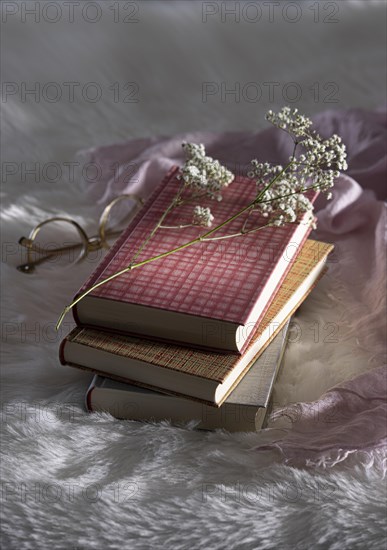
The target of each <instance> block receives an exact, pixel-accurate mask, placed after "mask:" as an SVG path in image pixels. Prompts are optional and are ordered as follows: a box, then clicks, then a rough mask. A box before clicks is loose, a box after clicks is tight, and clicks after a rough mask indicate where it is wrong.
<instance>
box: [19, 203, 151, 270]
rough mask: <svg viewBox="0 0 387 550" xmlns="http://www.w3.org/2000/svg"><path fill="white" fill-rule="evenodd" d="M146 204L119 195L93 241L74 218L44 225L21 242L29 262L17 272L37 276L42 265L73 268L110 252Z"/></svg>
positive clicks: (61, 218)
mask: <svg viewBox="0 0 387 550" xmlns="http://www.w3.org/2000/svg"><path fill="white" fill-rule="evenodd" d="M124 204H125V205H124ZM143 204H144V200H143V199H142V198H141V197H138V196H137V195H132V194H125V195H119V196H118V197H116V198H115V199H114V200H112V201H111V202H110V203H109V204H108V205H107V206H106V207H105V209H104V210H103V212H102V214H101V217H100V219H99V224H98V234H97V235H93V236H92V237H88V236H87V233H86V232H85V231H84V229H83V228H82V227H81V226H80V225H79V223H77V222H76V221H75V220H73V219H71V218H64V217H61V216H57V217H53V218H49V219H48V220H45V221H43V222H40V223H39V224H38V225H37V226H36V227H34V229H32V231H31V232H30V234H29V236H28V237H21V239H19V244H20V245H21V246H23V247H24V248H25V249H26V252H27V261H26V262H25V263H23V264H22V265H19V266H17V269H18V270H19V271H21V272H22V273H34V272H35V268H36V267H37V266H38V265H42V264H46V265H48V264H55V265H56V266H57V265H58V264H61V265H63V264H67V265H68V264H70V265H72V264H74V263H77V262H79V261H81V260H82V259H84V258H85V257H86V256H87V255H88V254H90V252H94V251H97V250H101V249H108V248H110V246H111V245H112V244H113V242H114V241H115V240H116V238H117V237H118V236H119V234H120V233H121V232H122V230H123V229H124V227H125V225H127V223H128V222H129V220H130V219H131V218H132V217H133V215H134V214H135V212H136V211H137V210H138V209H139V208H141V206H142V205H143ZM59 243H60V244H59Z"/></svg>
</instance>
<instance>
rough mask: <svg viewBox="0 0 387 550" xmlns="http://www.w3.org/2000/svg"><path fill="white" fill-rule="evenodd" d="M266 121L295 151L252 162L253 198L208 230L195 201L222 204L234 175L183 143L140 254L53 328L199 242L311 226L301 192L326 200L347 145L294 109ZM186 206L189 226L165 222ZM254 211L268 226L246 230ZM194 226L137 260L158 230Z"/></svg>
mask: <svg viewBox="0 0 387 550" xmlns="http://www.w3.org/2000/svg"><path fill="white" fill-rule="evenodd" d="M266 119H267V120H268V121H269V122H270V123H271V124H273V125H274V126H276V127H277V128H279V129H281V130H283V131H285V132H287V133H288V134H289V135H290V136H291V138H292V139H293V142H294V149H293V153H292V155H291V157H290V158H289V161H288V163H287V164H286V165H285V166H282V165H279V164H277V165H275V164H270V163H268V162H258V160H256V159H254V160H252V161H251V166H252V168H251V171H250V172H249V173H248V174H247V175H248V177H250V178H251V179H252V180H255V185H256V194H255V198H254V199H253V200H252V201H251V202H250V203H249V204H247V205H246V206H244V207H243V208H242V209H240V210H239V211H237V212H235V213H234V214H233V215H231V216H230V217H229V218H228V219H226V220H224V221H222V222H221V223H219V224H218V225H216V226H215V227H212V225H213V223H214V220H215V217H214V215H213V214H212V212H211V210H210V208H209V207H208V206H202V205H200V204H199V203H200V201H201V200H202V199H203V200H204V199H208V198H210V199H215V200H217V201H219V200H222V192H223V191H224V189H225V188H226V187H227V186H228V185H230V184H231V183H232V181H233V179H234V174H233V173H232V172H230V171H229V170H228V169H227V168H225V167H224V166H222V165H221V164H220V163H219V161H217V160H214V159H213V158H211V157H209V156H206V152H205V148H204V145H203V144H195V143H183V149H184V151H185V153H186V160H185V163H184V165H183V166H182V168H181V170H180V174H179V175H178V179H179V180H180V182H181V185H180V187H179V189H178V191H177V193H176V195H175V197H174V199H173V200H172V202H171V203H170V205H169V206H168V207H167V209H166V210H165V211H164V213H163V214H162V216H161V217H160V219H159V220H158V222H157V223H156V225H155V227H154V228H153V229H152V231H151V232H150V233H149V235H148V236H147V237H146V238H145V239H144V241H143V242H142V244H141V245H140V247H139V248H138V250H137V251H135V252H134V254H133V256H132V259H131V261H130V263H129V265H127V266H126V267H125V268H123V269H121V270H120V271H117V272H116V273H113V274H112V275H110V277H107V278H106V279H103V280H101V281H99V282H98V283H96V284H94V285H93V286H91V287H90V288H89V289H87V290H86V291H85V292H83V293H82V294H81V295H80V296H78V298H77V299H76V300H74V301H73V302H72V303H71V304H70V305H68V306H66V307H65V308H64V310H63V312H62V314H61V316H60V317H59V320H58V322H57V325H56V329H57V330H58V329H59V327H60V325H61V323H62V321H63V319H64V317H65V316H66V314H67V313H68V312H69V311H70V310H71V309H72V308H73V307H74V306H75V305H76V304H77V303H78V302H80V301H81V300H82V299H83V298H84V297H85V296H87V295H88V294H89V293H90V292H93V291H94V290H95V289H96V288H98V287H100V286H102V285H104V284H106V283H108V282H109V281H112V280H113V279H115V278H116V277H119V276H121V275H123V274H124V273H129V272H131V271H132V270H134V269H138V268H140V267H142V266H144V265H146V264H148V263H150V262H154V261H157V260H159V259H161V258H166V257H167V256H169V255H171V254H174V253H175V252H179V251H181V250H184V249H186V248H188V247H190V246H193V245H195V244H197V243H200V242H207V241H214V240H221V239H230V238H235V237H241V236H243V235H246V234H249V233H255V232H258V231H260V230H262V229H263V228H264V227H267V226H281V225H284V224H286V223H297V221H298V220H299V219H300V215H301V214H303V215H304V216H303V217H304V218H307V220H308V223H313V205H312V203H311V202H310V200H309V199H308V197H307V196H306V195H305V193H306V192H307V191H308V190H311V189H314V190H318V191H322V192H324V193H326V194H327V197H328V198H330V197H331V193H330V189H331V188H332V187H333V185H334V181H335V179H336V178H337V177H338V176H339V174H340V171H341V170H346V169H347V163H346V153H345V146H344V144H343V143H342V141H341V138H340V137H339V136H337V135H333V136H331V137H330V138H328V139H322V138H321V137H320V136H319V135H318V134H317V132H315V131H314V130H312V129H311V126H312V121H311V120H310V119H309V118H307V117H306V116H304V115H301V114H300V113H299V112H298V110H297V109H293V110H292V109H290V108H289V107H284V108H283V109H281V111H279V113H274V112H273V111H269V112H268V113H267V115H266ZM190 202H191V203H192V202H194V203H196V205H195V206H194V209H193V212H192V218H191V220H189V221H188V223H186V224H182V225H179V226H169V225H165V224H164V222H165V221H166V219H167V218H168V215H169V214H170V212H172V211H173V210H175V209H176V208H179V207H180V206H182V205H185V204H187V203H190ZM256 210H259V211H260V212H261V214H262V216H263V217H264V218H265V219H266V223H264V224H261V225H258V226H256V227H254V226H253V227H251V228H250V229H247V223H248V221H249V220H250V216H251V214H252V212H254V211H256ZM305 213H308V214H309V216H308V215H306V216H305ZM238 219H239V220H240V223H241V226H240V230H239V231H236V232H235V231H234V232H233V233H230V234H225V235H224V234H222V235H216V233H217V232H218V231H219V230H220V229H223V228H225V227H227V226H228V225H229V224H230V223H232V222H234V221H235V220H238ZM192 226H197V227H198V228H199V227H205V228H206V231H205V232H204V233H201V234H199V235H198V236H197V237H196V238H194V239H191V240H190V241H187V242H185V243H183V244H181V245H179V246H177V247H175V248H173V249H172V250H169V251H166V252H162V253H160V254H157V255H156V256H152V257H149V258H146V259H144V260H141V261H139V260H138V258H139V256H140V254H141V253H142V252H143V251H144V250H145V249H146V247H147V245H148V243H149V242H150V241H151V240H152V239H153V237H154V235H155V234H156V233H157V232H158V231H162V230H167V229H174V230H178V229H181V228H183V227H192Z"/></svg>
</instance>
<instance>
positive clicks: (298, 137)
mask: <svg viewBox="0 0 387 550" xmlns="http://www.w3.org/2000/svg"><path fill="white" fill-rule="evenodd" d="M266 119H267V120H268V121H269V122H271V123H272V124H273V125H274V126H276V127H277V128H279V129H281V130H284V131H285V132H287V133H288V134H289V135H290V136H291V137H292V139H293V142H294V150H293V154H292V156H291V157H290V158H289V164H288V166H287V168H286V170H283V167H282V166H281V165H273V164H270V163H268V162H258V160H252V161H251V165H252V169H251V171H250V172H249V173H248V176H249V177H251V178H252V179H255V181H256V186H257V193H258V194H260V200H259V201H258V203H257V204H256V205H255V208H257V209H259V210H260V211H261V212H262V215H263V216H264V217H265V218H267V219H269V220H270V221H271V222H272V223H273V225H276V226H280V225H283V224H285V223H292V222H295V221H296V220H297V219H298V218H299V216H300V214H302V213H305V212H309V213H310V218H312V212H313V205H312V203H311V202H310V200H309V199H308V198H307V197H306V196H305V193H306V192H307V191H308V190H310V189H314V190H316V191H322V192H323V193H326V196H327V198H328V199H330V198H332V193H331V192H330V189H331V188H332V187H333V185H334V181H335V179H336V178H337V177H338V176H339V174H340V171H341V170H346V169H347V162H346V152H345V145H344V144H343V143H342V141H341V138H340V137H339V136H337V135H333V136H332V137H330V138H328V139H323V138H321V136H320V135H319V134H318V133H317V132H315V131H314V130H311V126H312V121H311V120H310V119H309V118H307V117H306V116H304V115H301V114H300V113H299V112H298V109H293V110H292V109H290V107H284V108H283V109H281V111H280V112H279V113H274V112H273V111H269V112H268V113H267V115H266ZM279 173H281V174H282V175H281V177H280V178H277V181H276V182H275V185H270V182H271V181H272V179H273V177H274V176H276V175H277V174H279ZM268 183H269V185H268Z"/></svg>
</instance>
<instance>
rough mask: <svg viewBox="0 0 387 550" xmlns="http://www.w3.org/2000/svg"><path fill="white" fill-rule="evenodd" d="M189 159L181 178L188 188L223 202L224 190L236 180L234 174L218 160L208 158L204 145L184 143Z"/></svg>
mask: <svg viewBox="0 0 387 550" xmlns="http://www.w3.org/2000/svg"><path fill="white" fill-rule="evenodd" d="M183 149H184V151H185V153H186V156H187V159H186V161H185V163H184V166H183V167H182V170H181V178H182V179H183V181H184V183H185V185H186V186H189V187H192V188H194V189H196V190H200V191H205V193H206V194H207V195H208V196H209V197H211V198H215V199H217V200H222V190H223V188H224V187H227V186H228V185H229V184H230V183H231V182H232V181H233V179H234V174H233V173H232V172H230V171H229V170H227V168H225V167H224V166H222V165H221V164H220V162H219V161H218V160H214V159H213V158H211V157H207V156H206V151H205V149H204V145H203V144H199V145H197V144H195V143H183Z"/></svg>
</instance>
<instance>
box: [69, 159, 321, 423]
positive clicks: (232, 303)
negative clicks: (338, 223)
mask: <svg viewBox="0 0 387 550" xmlns="http://www.w3.org/2000/svg"><path fill="white" fill-rule="evenodd" d="M178 173H179V169H178V168H177V167H175V168H173V169H172V170H171V171H170V172H169V173H168V174H167V176H166V177H165V178H164V180H163V181H162V182H161V184H160V186H159V187H158V188H157V189H156V190H155V192H154V193H153V195H152V196H151V197H150V199H149V200H148V201H147V202H146V204H145V206H144V207H143V209H142V210H141V211H140V212H139V213H138V214H137V216H136V217H135V218H134V219H133V221H132V222H131V223H130V224H129V226H128V227H127V229H126V230H125V231H124V232H123V233H122V234H121V236H120V237H119V238H118V240H117V241H116V243H115V244H114V245H113V247H112V248H111V250H110V251H109V252H108V254H107V255H106V256H105V258H104V259H103V260H102V262H101V263H100V265H99V266H98V267H97V269H96V270H95V271H94V273H92V275H91V276H90V278H89V279H88V281H86V283H85V284H84V285H83V287H82V288H81V289H80V291H79V294H81V293H82V292H84V291H85V290H87V289H88V288H90V287H91V286H93V285H95V284H96V283H98V282H100V281H102V280H103V279H105V278H107V277H109V276H111V275H112V274H114V273H115V272H117V271H119V270H122V269H123V268H125V267H126V266H128V265H130V264H131V263H132V262H133V257H134V255H135V257H136V262H141V261H142V260H145V259H146V258H149V257H152V256H156V255H159V254H162V253H163V252H167V251H169V250H171V249H174V248H178V247H179V246H181V245H182V244H184V243H186V242H188V241H190V240H192V239H195V238H196V237H197V236H198V231H200V229H198V228H197V227H193V226H191V227H186V228H184V229H178V230H174V229H172V230H171V229H160V230H159V231H157V232H156V233H155V235H154V236H153V238H152V239H150V240H149V242H148V243H147V246H146V247H144V248H143V249H142V243H143V242H144V239H145V238H146V237H147V236H148V235H149V234H150V233H151V231H152V230H153V228H154V227H155V225H156V223H157V222H158V220H159V219H160V217H161V215H162V214H163V212H164V211H165V210H166V208H167V207H168V206H169V204H170V203H171V201H172V200H173V198H174V197H175V195H176V192H177V190H178V188H179V185H181V183H180V181H179V179H178V177H177V176H178ZM254 191H255V190H254V186H252V185H251V180H250V179H248V178H244V177H237V178H236V179H235V181H234V182H233V184H232V185H231V186H230V187H229V188H228V189H227V192H226V193H225V194H224V197H223V200H222V201H221V202H220V203H218V204H217V205H216V216H217V217H216V220H217V223H221V221H222V220H226V219H228V218H230V217H231V216H232V215H233V214H234V213H235V212H236V211H238V210H241V209H242V208H243V207H244V206H246V204H249V202H251V201H252V200H253V199H254ZM315 196H316V195H315V194H314V193H313V192H310V194H308V198H309V199H310V200H311V201H313V200H314V199H315ZM185 208H186V209H187V211H186V212H185V211H184V210H185ZM177 210H178V211H179V212H177ZM190 210H192V204H191V205H186V206H182V207H181V208H179V209H176V211H172V213H171V214H170V217H169V218H168V223H169V225H170V226H179V225H181V220H182V219H184V216H185V219H187V216H189V212H190ZM250 218H251V219H250ZM248 221H249V222H251V223H252V224H254V226H258V225H259V224H260V223H261V224H262V225H264V224H265V223H266V222H265V219H264V218H262V219H260V214H259V213H258V212H256V211H254V212H253V214H252V215H251V216H250V217H249V220H248ZM239 229H240V220H238V219H236V220H234V221H233V222H231V223H229V224H228V225H227V227H225V228H222V229H220V230H219V232H217V234H216V235H217V237H219V236H222V235H226V234H233V233H237V232H238V230H239ZM309 233H310V224H308V223H307V220H306V219H300V220H299V223H296V224H287V225H284V226H281V227H272V226H271V227H265V228H263V229H261V230H260V231H258V232H251V233H249V234H244V235H241V236H238V237H234V238H232V239H224V240H222V239H216V240H213V241H210V242H200V243H197V244H195V245H193V246H190V247H187V248H185V249H184V250H180V251H178V252H175V253H174V254H171V255H168V256H166V257H163V258H160V259H158V260H156V261H154V262H151V263H148V264H146V265H143V266H141V267H140V268H138V269H133V270H132V271H130V272H127V273H124V274H122V275H121V276H120V277H117V278H115V279H113V280H111V281H109V282H108V283H106V284H104V285H101V286H99V287H98V288H96V289H95V290H93V291H92V292H91V293H90V294H88V295H87V296H86V297H85V298H83V299H82V300H81V301H79V302H78V303H77V305H76V306H75V308H74V318H75V321H76V323H77V326H76V328H75V329H74V330H73V331H71V333H70V334H69V335H68V336H67V337H66V338H65V339H64V341H63V342H62V344H61V347H60V360H61V362H62V364H67V365H70V366H72V367H77V368H81V369H85V370H87V371H90V372H91V373H93V374H94V375H95V376H94V378H93V381H92V383H91V386H90V388H89V390H88V391H87V395H86V403H87V408H88V409H89V410H94V411H106V412H109V413H111V414H113V415H114V416H116V417H117V418H125V419H132V420H164V419H166V420H171V421H173V422H177V423H180V422H187V421H189V420H196V421H198V424H197V426H198V427H199V428H205V429H215V428H225V429H228V430H230V431H238V430H255V429H259V428H260V427H261V426H262V425H263V422H264V417H265V413H266V411H267V410H268V408H269V403H270V397H271V394H272V389H273V384H274V381H275V377H276V374H277V372H278V369H279V366H280V362H281V357H282V355H283V350H284V347H285V344H286V332H287V328H288V326H289V319H290V317H291V316H292V315H293V313H294V312H295V311H296V310H297V308H298V307H299V306H300V304H301V303H302V302H303V301H304V300H305V298H306V297H307V296H308V294H309V293H310V292H311V290H312V289H313V287H314V286H315V284H316V283H317V281H318V280H319V278H320V277H321V275H322V274H323V272H324V270H325V269H326V268H325V263H326V259H327V256H328V254H329V252H330V251H331V250H332V245H329V244H325V243H321V242H317V241H314V240H311V239H308V236H309ZM199 234H200V233H199ZM139 251H140V252H139ZM79 294H78V295H79Z"/></svg>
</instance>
